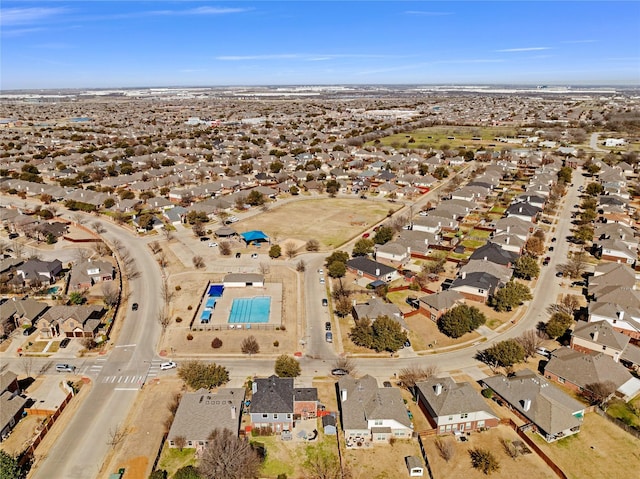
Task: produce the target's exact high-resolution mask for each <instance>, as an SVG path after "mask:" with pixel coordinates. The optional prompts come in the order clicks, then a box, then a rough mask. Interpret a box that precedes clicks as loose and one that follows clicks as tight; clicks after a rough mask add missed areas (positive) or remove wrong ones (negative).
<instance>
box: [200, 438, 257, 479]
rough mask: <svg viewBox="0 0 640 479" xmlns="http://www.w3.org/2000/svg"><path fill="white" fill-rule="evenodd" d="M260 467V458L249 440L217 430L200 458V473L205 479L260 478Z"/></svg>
mask: <svg viewBox="0 0 640 479" xmlns="http://www.w3.org/2000/svg"><path fill="white" fill-rule="evenodd" d="M260 465H261V463H260V456H259V455H258V452H257V451H256V450H255V449H254V448H253V447H252V445H251V444H250V443H249V441H248V440H247V439H244V438H240V437H238V436H237V435H236V434H233V433H232V432H231V431H229V430H228V429H223V430H219V429H216V430H214V431H213V432H212V433H211V436H209V441H208V443H207V447H206V449H205V450H204V452H203V453H202V456H200V462H199V465H198V472H199V473H200V475H201V476H202V477H203V478H204V479H218V478H222V477H224V478H225V479H251V478H256V477H258V472H259V470H260Z"/></svg>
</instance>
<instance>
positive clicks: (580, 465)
mask: <svg viewBox="0 0 640 479" xmlns="http://www.w3.org/2000/svg"><path fill="white" fill-rule="evenodd" d="M530 436H531V437H532V438H533V440H534V441H535V442H536V444H537V445H538V446H540V448H541V449H542V450H543V451H545V453H546V454H547V455H548V456H549V457H550V458H551V459H553V460H554V461H555V463H556V464H557V465H558V466H559V467H560V468H561V469H562V470H563V471H564V472H565V474H566V475H567V477H569V478H570V479H589V478H593V479H597V478H603V477H606V478H607V479H627V478H631V477H637V473H638V471H640V440H638V439H636V438H634V437H633V436H632V435H630V434H628V433H626V432H624V431H623V430H622V429H620V428H618V427H617V426H616V425H615V424H613V423H611V422H609V421H607V420H606V419H604V418H602V417H600V416H598V415H597V414H596V413H590V414H587V415H586V417H585V419H584V423H583V425H582V428H581V429H580V433H578V434H575V435H573V436H569V437H567V438H564V439H561V440H560V441H557V442H554V443H552V444H548V443H547V442H546V441H545V440H544V439H542V438H541V437H540V436H538V435H537V434H533V433H530ZM514 477H515V476H514Z"/></svg>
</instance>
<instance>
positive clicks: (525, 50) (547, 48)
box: [496, 47, 551, 52]
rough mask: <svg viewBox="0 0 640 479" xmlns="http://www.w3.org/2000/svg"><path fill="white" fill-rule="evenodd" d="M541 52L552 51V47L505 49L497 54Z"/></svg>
mask: <svg viewBox="0 0 640 479" xmlns="http://www.w3.org/2000/svg"><path fill="white" fill-rule="evenodd" d="M540 50H551V47H524V48H504V49H502V50H496V51H497V52H537V51H540Z"/></svg>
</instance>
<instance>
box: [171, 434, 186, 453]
mask: <svg viewBox="0 0 640 479" xmlns="http://www.w3.org/2000/svg"><path fill="white" fill-rule="evenodd" d="M173 443H174V444H175V446H176V447H177V448H178V450H179V451H182V450H183V449H184V448H185V446H186V445H187V438H186V437H184V436H176V437H174V438H173Z"/></svg>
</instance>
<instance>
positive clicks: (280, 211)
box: [236, 198, 397, 250]
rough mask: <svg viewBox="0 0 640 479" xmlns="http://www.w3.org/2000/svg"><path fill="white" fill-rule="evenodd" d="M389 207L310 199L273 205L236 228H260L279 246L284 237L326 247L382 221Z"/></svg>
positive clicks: (326, 199)
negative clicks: (314, 240) (317, 242)
mask: <svg viewBox="0 0 640 479" xmlns="http://www.w3.org/2000/svg"><path fill="white" fill-rule="evenodd" d="M389 208H390V205H389V204H387V203H384V202H378V201H363V200H361V199H355V198H354V199H348V198H321V199H309V200H305V201H294V202H291V203H287V204H284V205H282V206H278V205H277V204H276V205H274V206H273V207H272V208H271V209H269V210H268V211H267V212H265V213H261V214H260V215H256V216H254V217H252V218H248V219H246V220H243V221H240V222H239V223H237V225H236V228H237V229H239V230H254V229H255V230H262V231H264V232H265V233H266V234H267V235H269V237H270V238H271V240H272V242H274V243H279V244H280V245H282V244H284V243H285V242H286V239H287V238H291V239H296V240H301V241H303V242H306V241H308V240H310V239H312V238H315V239H317V240H318V241H319V242H320V246H321V249H323V250H328V249H331V248H336V247H338V246H340V245H341V244H343V243H345V242H346V241H348V240H349V239H351V238H353V237H355V236H357V235H358V234H360V233H362V232H364V231H365V230H366V229H367V228H368V227H369V226H370V225H372V224H375V223H377V222H379V221H381V220H383V219H384V218H385V217H386V215H387V212H388V211H389ZM396 209H397V206H396ZM292 225H295V228H292Z"/></svg>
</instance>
